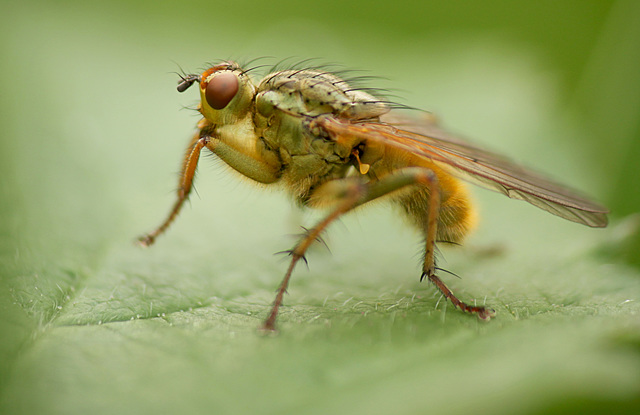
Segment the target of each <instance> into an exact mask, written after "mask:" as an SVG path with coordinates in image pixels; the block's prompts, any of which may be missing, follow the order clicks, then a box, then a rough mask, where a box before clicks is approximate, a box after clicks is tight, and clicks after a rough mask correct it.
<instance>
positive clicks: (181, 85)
mask: <svg viewBox="0 0 640 415" xmlns="http://www.w3.org/2000/svg"><path fill="white" fill-rule="evenodd" d="M200 79H201V78H200V75H196V74H189V75H186V76H180V82H178V92H184V91H186V90H187V89H189V87H190V86H191V85H193V83H194V82H198V83H200Z"/></svg>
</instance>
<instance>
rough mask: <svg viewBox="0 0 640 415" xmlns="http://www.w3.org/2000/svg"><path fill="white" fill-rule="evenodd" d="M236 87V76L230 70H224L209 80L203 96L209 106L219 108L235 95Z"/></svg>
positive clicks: (224, 105)
mask: <svg viewBox="0 0 640 415" xmlns="http://www.w3.org/2000/svg"><path fill="white" fill-rule="evenodd" d="M238 87H239V85H238V77H237V76H236V75H235V74H233V73H232V72H224V73H221V74H220V75H216V76H214V77H213V79H211V81H209V83H208V84H207V89H206V90H205V92H204V96H205V98H206V99H207V103H208V104H209V105H210V106H211V108H214V109H217V110H221V109H223V108H224V107H226V106H227V105H229V102H231V100H232V99H233V97H235V96H236V94H237V93H238Z"/></svg>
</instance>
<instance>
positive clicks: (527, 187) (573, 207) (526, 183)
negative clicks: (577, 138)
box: [315, 115, 609, 228]
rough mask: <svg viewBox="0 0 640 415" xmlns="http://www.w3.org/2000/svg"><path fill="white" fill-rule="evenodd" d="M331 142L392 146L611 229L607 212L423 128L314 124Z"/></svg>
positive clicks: (393, 120)
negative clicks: (352, 140)
mask: <svg viewBox="0 0 640 415" xmlns="http://www.w3.org/2000/svg"><path fill="white" fill-rule="evenodd" d="M315 122H316V123H317V125H318V126H320V127H321V128H324V129H325V130H326V131H327V132H328V133H329V134H330V136H331V137H332V138H334V139H335V140H337V141H340V139H341V138H352V137H355V138H358V139H361V140H362V141H363V142H366V141H375V142H379V143H382V144H384V145H386V146H392V147H395V148H398V149H401V150H405V151H408V152H411V153H413V154H416V155H419V156H422V157H425V158H427V159H429V160H431V161H434V162H437V163H442V164H445V165H447V166H449V167H451V169H449V170H452V171H453V173H454V174H456V175H457V176H459V177H460V178H462V179H464V180H467V181H470V182H473V183H475V184H478V185H480V186H482V187H485V188H488V189H491V190H495V191H498V192H500V193H502V194H504V195H506V196H507V197H510V198H512V199H520V200H524V201H526V202H529V203H531V204H532V205H534V206H537V207H539V208H540V209H543V210H546V211H547V212H550V213H553V214H554V215H557V216H560V217H562V218H564V219H567V220H570V221H573V222H577V223H581V224H583V225H587V226H591V227H596V228H600V227H605V226H607V213H608V212H609V211H608V209H607V208H605V207H604V206H601V205H599V204H597V203H595V202H592V201H591V200H589V199H587V198H586V197H584V196H582V195H580V194H579V193H577V192H575V191H574V190H571V189H569V188H567V187H565V186H563V185H561V184H558V183H555V182H553V181H551V180H549V179H547V178H545V177H543V176H541V175H539V174H537V173H534V172H532V171H530V170H527V169H525V168H523V167H521V166H519V165H517V164H515V163H513V162H511V161H509V160H508V159H506V158H504V157H502V156H500V155H497V154H494V153H491V152H489V151H486V150H482V149H480V148H477V147H474V146H472V145H469V144H467V143H465V142H464V141H462V140H460V139H459V138H457V137H454V136H452V135H450V134H447V133H446V132H444V131H443V130H441V129H439V128H438V127H437V126H436V125H435V123H434V122H433V121H429V120H427V119H425V120H424V121H423V122H419V121H415V120H412V119H409V118H403V117H398V116H397V115H386V116H383V117H382V118H381V121H380V122H371V121H362V122H361V121H356V122H350V121H345V120H340V119H337V118H334V117H318V118H317V119H316V121H315Z"/></svg>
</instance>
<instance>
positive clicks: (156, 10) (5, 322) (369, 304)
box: [0, 0, 640, 414]
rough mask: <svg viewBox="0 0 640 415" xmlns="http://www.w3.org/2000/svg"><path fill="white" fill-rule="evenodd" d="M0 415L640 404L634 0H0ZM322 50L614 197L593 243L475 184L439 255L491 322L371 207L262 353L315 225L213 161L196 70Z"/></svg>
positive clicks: (458, 128) (295, 290) (481, 137)
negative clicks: (265, 322) (280, 292)
mask: <svg viewBox="0 0 640 415" xmlns="http://www.w3.org/2000/svg"><path fill="white" fill-rule="evenodd" d="M2 10H3V12H2V15H1V17H0V22H1V23H2V24H1V29H0V30H1V31H2V37H1V41H2V49H1V50H2V67H1V71H2V74H1V75H2V76H1V77H0V79H1V80H0V82H2V94H1V95H2V98H1V105H2V111H1V112H0V117H1V122H2V129H1V130H0V131H1V134H2V135H1V137H0V146H1V147H0V148H1V150H0V189H1V193H0V195H1V197H0V212H1V215H0V247H1V250H0V273H1V274H0V275H1V278H2V279H1V281H0V313H1V314H0V315H1V318H0V353H1V355H0V413H16V414H18V413H30V414H35V413H47V414H85V413H93V414H102V413H104V414H113V413H121V414H142V413H192V414H200V413H299V414H312V413H352V414H358V413H369V414H378V413H379V414H382V413H397V414H415V413H444V412H446V413H448V414H456V413H467V412H469V411H473V412H474V413H492V414H514V413H522V414H537V413H570V412H576V413H577V412H580V413H588V412H593V413H599V412H603V411H605V410H606V411H607V413H616V412H617V413H622V412H625V411H633V410H637V409H638V407H639V405H640V335H639V334H638V333H640V320H639V319H638V313H639V311H640V306H639V304H638V300H639V297H640V276H639V275H638V274H639V273H638V265H639V264H640V256H639V255H638V249H639V248H640V238H639V236H638V235H639V232H638V226H640V219H639V217H638V216H637V212H638V210H640V209H639V208H640V191H638V188H639V186H640V183H639V180H638V179H639V177H640V175H639V167H638V163H637V161H636V160H639V159H640V140H639V138H640V135H639V130H640V118H639V116H640V110H639V108H640V82H639V81H638V74H639V73H640V47H639V45H640V26H639V25H638V24H637V22H638V21H640V3H638V2H636V1H633V0H620V1H604V0H603V1H595V0H574V1H560V2H558V1H550V0H543V1H538V2H514V1H507V0H503V1H499V0H496V1H449V2H442V1H439V2H436V1H414V2H411V1H409V2H389V1H378V0H369V1H366V2H365V1H356V2H345V1H333V0H326V1H323V2H317V3H315V2H306V3H303V2H299V1H293V0H291V1H270V2H258V1H236V2H220V1H201V2H189V1H182V2H150V1H149V2H145V1H130V0H127V1H111V2H86V1H85V2H80V1H56V2H46V1H41V2H33V1H23V2H7V1H4V2H3V3H2ZM262 56H264V57H269V56H272V57H273V58H265V60H264V61H265V62H273V63H275V62H277V61H278V60H280V59H282V58H287V57H292V59H294V60H295V59H304V58H308V57H313V58H320V59H321V60H323V61H327V62H339V63H342V64H344V65H345V67H348V68H355V69H362V70H366V72H365V73H364V74H366V75H374V76H380V77H384V78H386V79H381V80H380V81H378V82H372V83H371V86H377V87H382V88H389V89H391V90H392V91H393V93H395V94H396V95H398V96H399V97H400V98H399V100H400V101H401V102H403V103H405V104H408V105H412V106H416V107H419V108H423V109H427V110H430V111H433V112H434V113H435V114H437V115H438V116H439V117H440V118H441V119H442V122H443V124H444V126H445V127H447V128H448V129H450V130H452V131H454V132H457V133H460V134H463V135H465V136H469V137H471V138H472V139H473V140H475V142H477V143H481V144H483V145H486V146H488V147H489V148H493V149H498V150H500V151H501V152H503V153H505V154H508V155H509V156H510V157H513V158H515V159H516V160H520V161H523V162H524V163H525V164H528V165H530V166H533V167H535V168H537V169H539V170H542V171H546V172H548V173H549V174H550V175H551V176H553V177H556V178H559V179H561V180H562V181H564V182H567V183H570V184H572V185H573V186H575V187H577V188H579V189H582V190H584V191H586V192H588V193H589V194H591V195H593V196H594V197H595V198H597V199H598V200H600V201H602V202H604V203H605V204H607V205H608V206H609V207H610V208H611V209H612V212H613V213H612V215H611V219H612V223H611V225H610V227H609V228H607V229H605V230H594V229H587V228H585V227H581V226H579V225H576V224H572V223H568V222H566V221H563V220H561V219H558V218H556V217H553V216H551V215H548V214H546V213H544V212H541V211H539V210H537V209H535V208H532V207H530V206H527V205H525V204H523V203H520V202H515V201H509V200H507V199H505V198H504V197H502V196H500V195H496V194H493V193H489V192H485V191H477V192H475V195H476V198H477V199H478V205H479V209H480V212H481V214H482V220H481V223H480V227H479V229H478V230H477V232H476V233H475V234H474V235H473V236H472V237H471V238H470V239H469V242H468V243H467V244H466V246H465V247H462V248H456V249H444V248H443V259H442V262H441V264H442V265H443V266H445V267H447V268H448V269H451V270H453V271H454V272H456V273H458V274H459V275H461V276H462V279H460V280H458V279H455V278H448V277H447V282H448V283H450V285H451V286H452V287H453V288H454V289H455V290H457V292H458V294H459V295H460V296H461V297H463V298H464V299H473V298H475V299H477V301H478V302H485V301H486V303H487V304H489V305H491V306H492V307H494V308H495V309H496V310H497V312H498V315H497V316H496V318H495V319H494V320H492V321H491V322H489V323H487V324H485V323H481V322H478V321H477V320H476V319H475V318H474V317H471V316H467V315H463V314H461V313H460V312H458V311H456V310H454V309H453V307H452V306H451V305H450V304H446V303H445V302H444V301H439V295H438V294H437V293H435V291H434V289H433V288H432V287H430V286H428V285H426V284H419V283H418V277H419V258H420V254H419V253H418V252H419V250H420V249H421V247H420V238H419V235H416V234H415V233H413V232H412V231H411V230H410V229H408V228H407V227H406V226H405V225H404V224H403V223H402V221H400V220H399V219H397V218H396V215H395V214H394V213H392V212H390V211H389V210H387V209H385V208H384V206H375V207H372V208H371V209H370V210H363V211H360V212H357V213H356V214H353V215H350V216H349V217H346V218H345V219H344V220H342V221H341V222H340V223H338V224H336V225H335V226H334V227H333V228H331V229H330V231H329V232H328V234H327V237H326V239H327V242H328V243H329V246H330V248H331V253H329V252H327V250H326V249H324V248H323V247H318V249H314V250H312V252H311V253H310V255H309V261H310V267H309V270H306V269H305V268H304V267H299V268H298V269H297V270H296V272H295V274H294V277H293V282H292V284H291V287H290V295H289V296H288V297H287V298H286V303H285V304H286V306H285V307H284V308H283V311H282V315H281V319H280V323H281V325H280V327H281V329H282V330H281V332H280V333H279V335H278V336H273V337H271V336H270V337H264V336H261V335H260V334H259V333H258V332H257V330H256V327H258V325H259V324H260V322H261V321H262V319H264V318H265V316H266V313H267V309H268V306H269V304H270V302H271V301H272V297H273V292H274V290H275V288H276V287H277V284H278V283H279V282H280V279H281V277H282V275H283V273H284V271H285V269H286V265H287V264H286V262H285V261H283V260H282V259H279V258H278V257H274V256H273V255H272V253H274V252H277V251H281V250H284V249H287V248H289V247H290V246H291V244H292V243H293V239H292V238H291V234H294V233H296V232H298V231H299V225H301V224H303V225H309V224H311V223H313V219H314V218H316V217H317V215H313V214H309V213H306V212H303V213H299V212H297V211H296V210H295V209H294V208H292V206H291V204H290V203H289V201H287V200H286V199H285V198H284V196H283V195H281V194H278V193H277V192H272V191H263V190H261V189H259V188H255V187H253V186H251V185H249V184H247V183H246V182H243V181H241V180H238V179H237V177H235V175H233V174H230V173H229V172H228V169H227V168H226V167H224V166H223V165H221V163H220V162H218V161H217V160H215V159H213V158H211V157H205V158H204V159H203V160H202V162H201V165H200V171H199V177H198V183H197V184H198V194H197V195H195V197H193V198H192V201H191V204H190V206H188V207H187V208H186V209H185V210H184V211H183V214H182V215H181V217H180V218H179V220H178V222H177V223H176V224H175V226H174V227H173V228H172V229H171V230H170V231H169V233H168V234H167V235H165V237H164V238H162V239H160V240H159V242H158V243H157V245H156V246H154V247H153V248H152V249H148V250H142V249H139V248H137V247H135V246H133V244H132V240H133V239H134V238H135V236H136V235H139V234H141V233H143V232H146V231H149V230H150V229H152V228H153V227H154V226H156V225H157V224H158V223H159V222H160V221H161V220H162V219H163V218H164V215H165V214H166V213H167V211H168V209H169V207H170V204H171V203H172V201H173V197H174V196H173V193H172V190H173V189H174V188H175V186H176V180H177V178H176V172H177V171H178V169H179V162H180V159H181V157H182V154H183V151H184V147H185V146H186V144H187V140H188V138H189V136H190V134H191V133H192V131H193V130H194V127H195V123H196V122H197V119H198V118H197V117H196V116H195V115H194V113H192V112H190V111H186V110H182V111H181V109H182V108H183V107H188V106H191V105H193V104H194V103H196V102H197V96H196V95H197V94H196V93H195V91H194V90H189V91H188V92H187V93H184V94H178V93H177V92H176V90H175V87H176V82H177V76H176V75H175V74H174V73H172V72H174V71H179V70H180V69H179V67H182V68H184V69H185V70H187V71H189V72H193V71H199V70H201V69H202V68H203V66H205V62H216V61H217V60H221V59H237V60H240V61H243V60H244V61H246V60H249V59H252V58H255V57H262Z"/></svg>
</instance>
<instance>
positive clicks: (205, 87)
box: [178, 62, 256, 126]
mask: <svg viewBox="0 0 640 415" xmlns="http://www.w3.org/2000/svg"><path fill="white" fill-rule="evenodd" d="M196 82H197V83H198V84H199V86H200V112H201V113H202V115H204V117H205V118H206V119H207V120H208V121H209V122H211V123H212V124H214V125H218V126H221V125H225V124H236V123H237V122H238V121H239V120H240V119H242V118H244V117H245V116H246V115H247V112H248V111H250V110H251V103H252V100H253V97H254V95H255V91H256V88H255V86H254V85H253V83H252V82H251V79H250V78H249V77H248V76H247V74H246V73H245V72H244V71H243V70H242V69H241V68H240V67H239V66H238V64H236V63H235V62H223V63H221V64H218V65H215V66H213V67H211V68H209V69H207V70H206V71H204V72H203V73H202V74H201V75H195V74H193V75H187V76H185V77H183V78H182V81H181V82H180V84H179V85H178V91H179V92H183V91H186V90H187V89H188V88H189V87H190V86H191V85H193V84H194V83H196Z"/></svg>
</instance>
